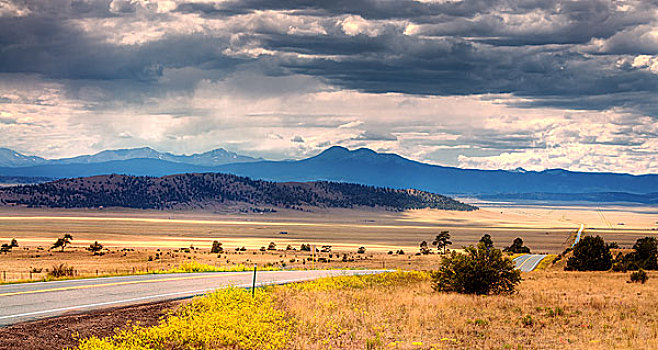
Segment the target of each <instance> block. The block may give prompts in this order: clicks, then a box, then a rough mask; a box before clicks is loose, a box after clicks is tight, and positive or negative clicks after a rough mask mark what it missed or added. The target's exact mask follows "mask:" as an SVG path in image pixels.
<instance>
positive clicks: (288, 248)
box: [286, 244, 295, 250]
mask: <svg viewBox="0 0 658 350" xmlns="http://www.w3.org/2000/svg"><path fill="white" fill-rule="evenodd" d="M286 250H295V248H293V247H292V244H288V245H287V246H286Z"/></svg>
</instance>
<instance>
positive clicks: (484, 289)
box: [432, 242, 521, 294]
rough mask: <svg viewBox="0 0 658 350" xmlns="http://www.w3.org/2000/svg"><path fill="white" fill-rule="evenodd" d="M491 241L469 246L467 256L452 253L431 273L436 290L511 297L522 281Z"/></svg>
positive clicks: (510, 262)
mask: <svg viewBox="0 0 658 350" xmlns="http://www.w3.org/2000/svg"><path fill="white" fill-rule="evenodd" d="M487 243H488V242H479V243H478V246H477V247H474V246H469V247H466V248H465V250H466V254H459V253H456V252H454V251H453V252H452V254H451V255H450V256H448V257H446V258H445V259H444V260H443V264H441V266H440V267H439V269H438V270H437V271H435V272H433V273H432V281H433V288H434V289H435V290H436V291H441V292H457V293H466V294H511V293H513V292H514V288H515V287H516V285H517V284H518V283H520V282H521V272H520V271H519V270H515V269H514V262H513V261H512V260H511V259H509V258H507V257H504V256H503V253H502V252H501V251H500V249H496V248H493V247H492V244H491V245H487Z"/></svg>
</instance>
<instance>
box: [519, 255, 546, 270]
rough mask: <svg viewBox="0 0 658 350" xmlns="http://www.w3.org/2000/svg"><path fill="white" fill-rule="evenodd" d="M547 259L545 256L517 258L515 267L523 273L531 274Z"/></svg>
mask: <svg viewBox="0 0 658 350" xmlns="http://www.w3.org/2000/svg"><path fill="white" fill-rule="evenodd" d="M545 257H546V255H545V254H526V255H521V256H517V257H516V258H514V265H515V266H514V267H515V268H517V269H519V270H521V271H523V272H530V271H532V270H534V269H535V268H536V267H537V265H539V263H540V262H541V261H542V260H544V258H545Z"/></svg>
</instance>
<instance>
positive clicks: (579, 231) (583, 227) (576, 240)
mask: <svg viewBox="0 0 658 350" xmlns="http://www.w3.org/2000/svg"><path fill="white" fill-rule="evenodd" d="M583 229H585V225H583V224H580V228H579V229H578V233H577V234H576V239H575V240H574V241H573V244H572V245H571V248H573V247H575V246H576V244H578V242H580V236H581V234H582V233H583Z"/></svg>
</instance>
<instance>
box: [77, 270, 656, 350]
mask: <svg viewBox="0 0 658 350" xmlns="http://www.w3.org/2000/svg"><path fill="white" fill-rule="evenodd" d="M523 277H524V281H523V282H522V283H521V284H520V286H519V288H518V293H515V294H513V295H510V296H475V295H460V294H451V293H438V292H435V291H434V290H432V288H431V283H430V280H429V275H428V274H427V273H422V272H410V273H405V272H397V273H392V274H385V275H376V276H360V277H337V278H329V279H321V280H318V281H312V282H306V283H301V284H295V285H288V286H278V287H272V288H266V289H264V290H261V291H258V293H257V295H256V298H252V297H251V293H250V292H248V291H243V290H223V291H218V292H216V293H215V294H213V295H210V296H209V297H203V298H199V299H196V301H195V302H193V303H191V304H189V305H184V306H182V307H181V308H182V310H181V312H179V313H177V314H175V315H176V316H175V317H173V318H171V319H169V320H168V321H166V322H163V323H161V324H160V325H159V326H157V327H142V328H139V329H128V330H126V331H124V332H121V333H119V335H117V336H116V337H114V338H111V339H108V338H106V339H98V338H94V339H90V340H87V341H84V342H83V344H81V346H80V349H81V350H109V349H124V348H126V345H131V344H132V345H131V346H133V347H135V346H138V345H139V346H143V347H139V348H140V349H141V348H144V349H146V348H150V347H149V346H148V344H159V345H158V346H160V347H162V346H164V348H172V349H188V348H189V349H191V348H217V349H225V348H232V349H233V348H235V349H299V350H307V349H308V350H314V349H318V350H319V349H367V350H368V349H373V350H374V349H410V350H411V349H427V350H429V349H655V348H656V347H658V319H656V317H655V315H656V311H657V310H658V288H657V287H658V285H657V284H658V283H657V282H656V280H655V277H656V275H655V274H652V275H651V277H650V279H649V281H648V282H647V283H646V284H630V283H627V282H626V281H627V280H628V274H624V273H612V272H603V273H602V272H593V273H575V272H532V273H525V274H524V275H523ZM185 310H187V311H185ZM264 320H267V321H266V322H265V321H264Z"/></svg>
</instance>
